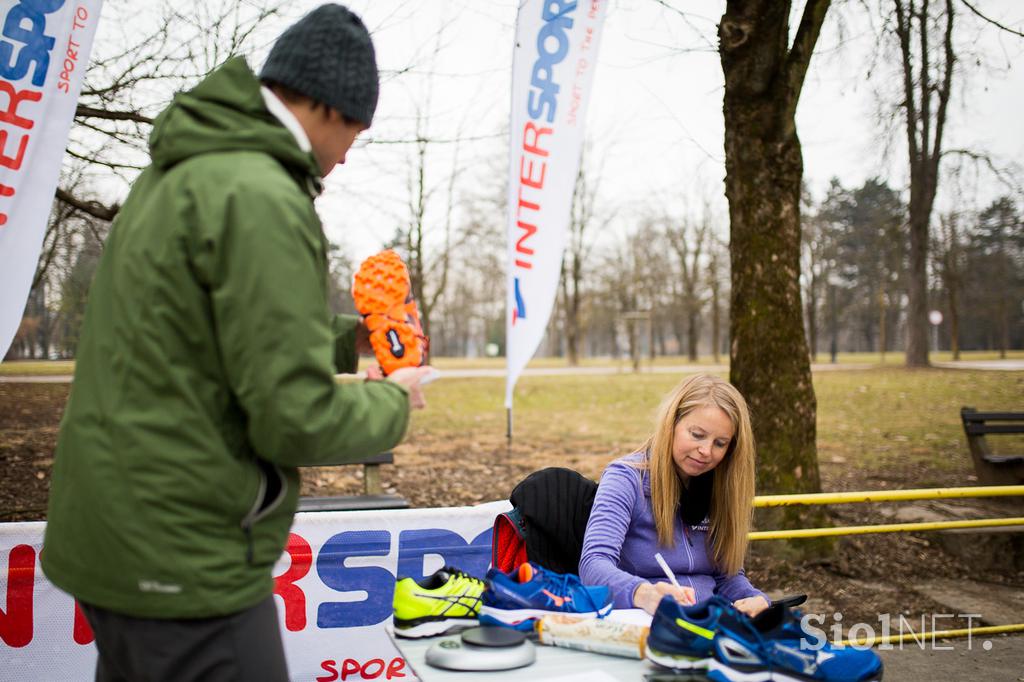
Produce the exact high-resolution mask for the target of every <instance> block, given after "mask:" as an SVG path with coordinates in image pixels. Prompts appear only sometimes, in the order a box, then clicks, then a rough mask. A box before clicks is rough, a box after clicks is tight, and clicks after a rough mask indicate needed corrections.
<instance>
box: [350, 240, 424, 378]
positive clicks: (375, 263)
mask: <svg viewBox="0 0 1024 682" xmlns="http://www.w3.org/2000/svg"><path fill="white" fill-rule="evenodd" d="M352 298H353V299H354V301H355V304H356V310H358V311H359V313H360V314H361V315H362V316H363V322H364V324H365V325H366V328H367V329H368V330H369V332H370V344H371V345H372V346H373V353H374V355H376V356H377V362H379V363H380V367H381V369H382V370H383V371H384V374H385V375H387V374H391V373H392V372H394V371H395V370H396V369H399V368H401V367H419V366H420V365H423V364H425V363H426V360H427V349H428V347H429V341H428V339H427V337H426V336H424V334H423V326H422V325H421V324H420V315H419V310H418V309H417V308H416V301H415V300H414V299H413V297H412V287H411V286H410V283H409V270H408V269H407V268H406V267H405V263H403V262H402V258H401V256H399V255H398V254H397V253H395V252H394V251H392V250H391V249H388V250H387V251H381V252H380V253H378V254H376V255H374V256H370V257H369V258H367V259H366V260H365V261H363V263H362V265H360V266H359V271H358V272H356V276H355V281H354V283H353V285H352Z"/></svg>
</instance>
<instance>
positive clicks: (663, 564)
mask: <svg viewBox="0 0 1024 682" xmlns="http://www.w3.org/2000/svg"><path fill="white" fill-rule="evenodd" d="M654 560H655V561H657V562H658V565H659V566H661V570H662V571H664V572H665V577H667V578H668V579H669V581H670V582H671V583H672V584H673V585H675V586H676V587H678V588H679V589H683V588H682V586H681V585H680V584H679V581H678V580H676V574H675V573H673V572H672V569H671V568H669V567H668V562H667V561H665V557H663V556H661V552H655V553H654ZM691 599H693V597H691ZM691 603H692V602H691Z"/></svg>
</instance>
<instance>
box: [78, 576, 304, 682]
mask: <svg viewBox="0 0 1024 682" xmlns="http://www.w3.org/2000/svg"><path fill="white" fill-rule="evenodd" d="M81 606H82V612H83V613H85V617H86V619H87V620H88V621H89V625H91V626H92V629H93V632H94V633H95V635H96V648H97V649H98V650H99V654H100V656H99V660H98V661H97V662H96V680H97V682H128V681H130V682H170V681H172V680H173V681H174V682H179V681H181V682H191V681H193V680H194V681H198V680H203V682H207V681H209V682H228V681H229V680H232V681H233V680H273V681H277V680H281V681H285V680H287V679H288V668H287V665H286V664H285V658H284V646H283V645H282V643H281V631H280V627H279V626H278V620H277V608H276V606H275V605H274V597H273V596H270V597H267V598H266V599H264V600H263V601H261V602H260V603H259V604H257V605H256V606H253V607H252V608H250V609H246V610H245V611H241V612H239V613H235V614H231V615H229V616H221V617H218V618H196V619H177V620H158V619H155V618H133V617H131V616H125V615H122V614H119V613H114V612H113V611H107V610H106V609H102V608H99V607H96V606H92V605H89V604H84V603H83V604H82V605H81Z"/></svg>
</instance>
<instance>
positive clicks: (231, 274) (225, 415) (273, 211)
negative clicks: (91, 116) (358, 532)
mask: <svg viewBox="0 0 1024 682" xmlns="http://www.w3.org/2000/svg"><path fill="white" fill-rule="evenodd" d="M150 151H151V156H152V164H151V165H150V166H149V167H148V168H147V169H146V170H145V171H144V172H143V173H142V174H141V175H140V176H139V179H138V180H137V181H136V183H135V185H134V186H133V187H132V191H131V193H130V194H129V195H128V199H127V200H126V202H125V204H124V207H123V208H122V209H121V211H120V213H119V214H118V217H117V220H116V221H115V223H114V225H113V227H112V228H111V231H110V235H109V237H108V239H107V242H106V245H105V247H104V252H103V256H102V258H101V261H100V264H99V267H98V270H97V272H96V277H95V280H94V281H93V284H92V288H91V289H90V292H89V302H88V306H87V310H86V315H85V322H84V326H83V330H82V342H81V345H80V346H79V352H78V358H77V360H78V361H77V363H76V367H75V381H74V385H73V389H72V392H71V397H70V399H69V401H68V404H67V408H66V411H65V413H64V418H63V421H62V422H61V430H60V438H59V441H58V444H57V454H56V457H55V463H54V471H53V481H52V486H51V490H50V505H49V514H48V523H47V527H46V536H45V541H44V545H45V548H44V550H43V554H42V566H43V570H44V571H45V573H46V575H47V577H48V578H49V579H50V580H51V581H53V583H55V584H56V585H57V586H59V587H61V588H62V589H64V590H66V591H67V592H69V593H71V594H72V595H74V596H75V597H77V598H78V599H80V600H82V601H84V602H86V603H90V604H94V605H96V606H100V607H103V608H106V609H109V610H111V611H116V612H119V613H123V614H127V615H130V616H136V617H145V618H195V617H208V616H217V615H224V614H229V613H234V612H237V611H240V610H242V609H245V608H248V607H250V606H252V605H254V604H256V603H258V602H259V601H261V600H262V599H264V598H266V597H267V596H268V595H270V594H271V592H272V590H273V581H272V578H271V569H272V567H273V565H274V563H275V561H276V560H277V559H278V557H279V556H280V555H281V552H282V550H283V548H284V546H285V542H286V540H287V537H288V530H289V528H290V526H291V522H292V517H293V515H294V512H295V508H296V505H297V500H298V488H299V476H298V470H297V469H296V467H297V466H301V465H316V464H343V463H345V462H346V461H351V460H352V459H355V458H357V457H360V456H366V455H371V454H375V453H377V452H381V451H383V450H386V449H388V448H390V447H392V446H394V445H395V444H397V443H398V442H399V441H400V440H401V438H402V436H403V434H404V433H405V429H406V425H407V422H408V418H409V404H408V395H407V393H406V391H405V389H403V388H402V387H400V386H399V385H397V384H395V383H393V382H390V381H375V382H367V383H359V384H337V383H336V382H335V381H334V378H333V374H334V370H335V369H337V370H338V371H348V372H351V371H354V370H355V367H356V360H357V358H356V352H355V326H356V322H357V320H356V318H352V317H338V318H333V319H332V318H331V316H330V314H329V312H328V302H327V257H326V252H327V241H326V239H325V237H324V234H323V231H322V228H321V225H320V221H319V219H318V218H317V215H316V213H315V211H314V209H313V198H314V196H315V195H316V193H317V188H318V187H320V177H319V176H320V173H319V169H318V167H317V164H316V160H315V159H314V157H313V155H312V154H310V153H307V152H303V151H302V150H301V149H300V148H299V145H298V143H297V142H296V140H295V138H294V136H293V135H292V134H291V133H290V132H289V131H288V130H287V129H286V128H285V127H284V126H282V125H281V124H280V123H279V122H278V120H277V119H276V118H275V117H274V116H273V115H272V114H271V113H270V112H269V111H268V110H267V108H266V106H265V104H264V101H263V97H262V95H261V93H260V84H259V82H258V81H257V80H256V78H255V76H254V75H253V73H252V71H250V69H249V67H248V66H247V65H246V63H245V61H244V60H243V59H241V58H235V59H232V60H230V61H228V62H226V63H225V64H224V65H223V66H221V67H220V68H219V69H218V70H216V71H215V72H213V73H212V74H211V75H210V76H209V77H207V78H206V79H205V80H204V81H202V82H201V83H200V84H199V85H198V86H197V87H196V88H195V89H193V90H192V91H190V92H187V93H182V94H179V95H177V96H176V97H175V98H174V101H173V102H172V103H171V105H170V106H169V107H168V108H167V109H166V110H165V111H164V112H163V113H162V114H161V115H160V116H159V118H158V119H157V120H156V123H155V125H154V128H153V133H152V135H151V137H150Z"/></svg>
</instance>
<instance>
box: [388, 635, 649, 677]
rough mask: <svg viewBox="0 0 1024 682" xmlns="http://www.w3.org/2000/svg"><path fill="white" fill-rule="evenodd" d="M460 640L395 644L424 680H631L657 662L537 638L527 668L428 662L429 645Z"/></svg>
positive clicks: (398, 641)
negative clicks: (483, 667)
mask: <svg viewBox="0 0 1024 682" xmlns="http://www.w3.org/2000/svg"><path fill="white" fill-rule="evenodd" d="M446 639H450V640H458V639H459V635H457V634H456V635H448V636H445V637H425V638H423V639H401V638H398V637H396V638H395V646H396V647H398V650H399V651H401V652H402V656H404V657H405V661H406V663H407V664H408V666H409V667H410V668H412V670H413V672H415V674H416V676H417V677H418V678H419V679H420V680H421V681H422V682H470V681H473V680H487V682H491V681H492V680H493V682H506V681H511V680H525V679H528V680H530V682H549V681H553V680H562V681H564V682H610V681H612V680H631V681H633V682H639V681H640V680H643V678H644V675H646V674H648V673H651V672H654V671H655V669H656V668H655V666H654V664H652V663H651V662H650V661H640V660H637V659H635V658H620V657H619V656H604V655H602V654H594V653H590V652H588V651H574V650H572V649H563V648H561V647H555V646H545V645H543V644H540V643H539V642H535V643H534V645H535V648H536V650H537V660H536V661H534V662H533V663H532V664H530V665H528V666H525V667H523V668H516V669H514V670H502V671H494V672H480V671H477V670H474V671H466V672H460V671H455V670H442V669H440V668H435V667H433V666H430V665H427V662H426V660H425V658H426V655H427V649H429V648H430V647H431V646H433V645H434V644H435V643H437V642H440V641H442V640H446Z"/></svg>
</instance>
